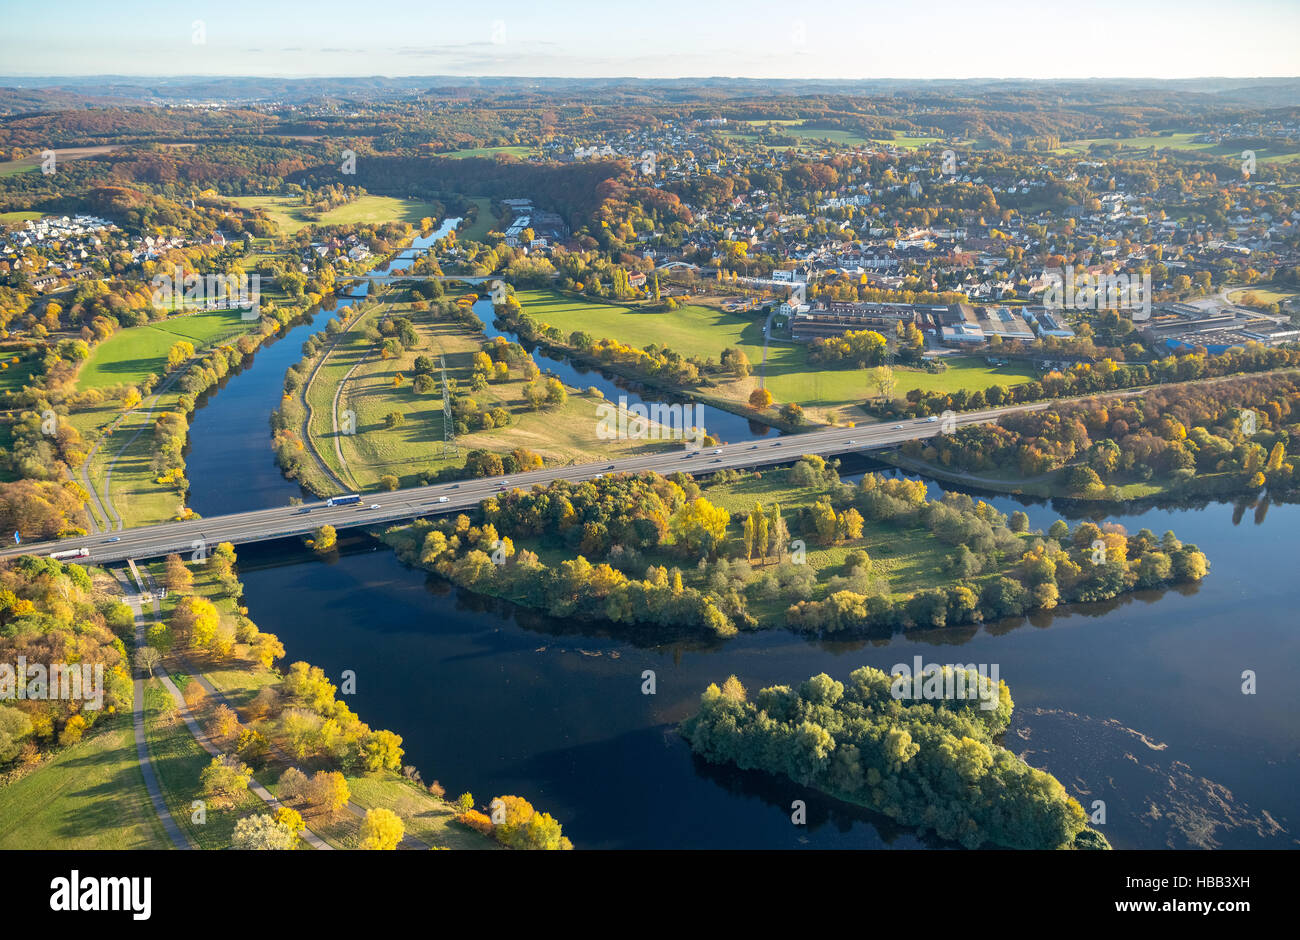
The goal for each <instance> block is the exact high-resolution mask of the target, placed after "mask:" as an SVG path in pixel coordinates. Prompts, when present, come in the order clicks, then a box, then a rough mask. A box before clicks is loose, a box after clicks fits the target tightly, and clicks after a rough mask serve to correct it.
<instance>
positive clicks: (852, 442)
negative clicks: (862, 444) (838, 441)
mask: <svg viewBox="0 0 1300 940" xmlns="http://www.w3.org/2000/svg"><path fill="white" fill-rule="evenodd" d="M849 443H850V444H856V443H857V441H849Z"/></svg>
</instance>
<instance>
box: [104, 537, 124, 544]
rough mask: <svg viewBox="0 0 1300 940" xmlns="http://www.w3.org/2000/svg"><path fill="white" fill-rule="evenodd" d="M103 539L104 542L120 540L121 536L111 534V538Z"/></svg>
mask: <svg viewBox="0 0 1300 940" xmlns="http://www.w3.org/2000/svg"><path fill="white" fill-rule="evenodd" d="M104 541H105V542H106V543H107V542H120V541H122V536H120V535H115V536H113V537H112V538H111V539H104Z"/></svg>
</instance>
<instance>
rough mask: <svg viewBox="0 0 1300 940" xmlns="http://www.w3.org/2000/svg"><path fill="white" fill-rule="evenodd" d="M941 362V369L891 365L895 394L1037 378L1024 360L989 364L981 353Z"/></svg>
mask: <svg viewBox="0 0 1300 940" xmlns="http://www.w3.org/2000/svg"><path fill="white" fill-rule="evenodd" d="M944 362H946V363H947V364H948V368H947V369H946V370H945V371H943V372H926V371H924V370H920V369H916V370H913V369H895V370H894V379H895V382H896V383H897V389H896V392H895V394H896V395H897V396H898V397H900V398H901V397H903V396H904V395H906V394H907V392H909V391H911V390H912V389H914V388H919V389H922V390H923V391H928V392H945V393H946V392H955V391H958V390H959V389H963V388H964V389H967V390H971V391H973V390H975V389H981V390H982V389H986V388H988V387H989V386H991V385H1006V386H1012V385H1024V384H1025V383H1026V382H1029V381H1031V380H1032V379H1036V378H1038V372H1037V371H1036V370H1035V369H1034V368H1033V367H1032V366H1030V365H1029V364H1028V363H1022V362H1012V363H1010V364H1008V365H1005V366H991V365H989V364H988V363H987V362H985V361H984V357H983V356H947V357H945V359H944Z"/></svg>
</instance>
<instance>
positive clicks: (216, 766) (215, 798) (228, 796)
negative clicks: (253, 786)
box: [199, 754, 253, 806]
mask: <svg viewBox="0 0 1300 940" xmlns="http://www.w3.org/2000/svg"><path fill="white" fill-rule="evenodd" d="M251 779H253V771H252V769H251V768H250V767H249V766H248V765H247V764H245V763H244V762H243V761H241V760H239V759H238V758H235V757H231V756H230V755H228V754H222V755H219V756H217V757H214V758H212V761H211V762H210V763H209V764H208V766H206V767H204V768H203V770H202V772H201V773H200V774H199V785H200V792H201V793H202V794H203V798H204V799H206V800H207V801H208V802H209V803H212V804H213V805H214V806H229V805H232V804H233V803H234V802H235V799H236V798H237V797H238V796H239V794H241V793H243V792H244V791H245V790H247V789H248V781H250V780H251Z"/></svg>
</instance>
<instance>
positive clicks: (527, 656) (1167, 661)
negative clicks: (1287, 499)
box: [189, 316, 1300, 848]
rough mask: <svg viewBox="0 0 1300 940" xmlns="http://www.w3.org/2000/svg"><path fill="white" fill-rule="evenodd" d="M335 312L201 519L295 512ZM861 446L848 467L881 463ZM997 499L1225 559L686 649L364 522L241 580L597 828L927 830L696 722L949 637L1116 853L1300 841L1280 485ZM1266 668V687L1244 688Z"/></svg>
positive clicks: (268, 378) (904, 658) (283, 363)
mask: <svg viewBox="0 0 1300 940" xmlns="http://www.w3.org/2000/svg"><path fill="white" fill-rule="evenodd" d="M326 319H327V318H326V317H320V316H317V317H315V319H314V321H313V322H311V323H305V324H302V325H300V326H296V327H294V328H293V329H291V330H289V331H288V332H287V333H286V335H285V336H284V337H283V338H282V339H280V340H279V341H277V342H276V343H274V344H272V345H270V346H267V347H266V348H264V349H262V350H260V351H259V352H258V353H257V354H256V355H255V356H254V357H253V360H252V362H251V363H250V364H247V365H246V366H245V368H244V369H243V370H242V371H241V372H239V373H238V374H237V375H234V376H231V377H230V378H228V379H227V380H226V382H224V383H223V387H222V389H221V391H220V392H219V394H216V395H214V396H210V397H209V398H208V400H207V401H206V402H205V403H204V405H203V406H202V407H201V408H200V410H199V411H198V412H197V413H196V415H195V417H194V421H193V428H192V437H191V448H190V452H189V474H190V478H191V480H192V491H191V504H192V505H193V506H194V507H195V508H196V509H198V510H199V512H201V513H204V514H214V513H220V512H232V511H236V510H241V509H250V508H257V507H260V506H270V505H284V504H285V503H287V501H288V499H289V497H290V496H293V495H297V494H298V493H299V490H298V487H297V486H296V485H295V484H293V483H292V482H290V481H287V480H285V479H284V478H283V477H282V476H281V475H280V473H279V471H278V469H277V468H276V466H275V463H274V460H273V457H272V455H271V449H270V439H269V435H270V430H269V424H268V421H269V416H270V413H271V411H272V409H273V408H274V407H276V405H277V404H278V401H279V396H280V392H281V388H282V382H283V377H284V370H285V368H286V367H287V366H288V365H289V364H291V363H293V362H296V361H297V360H298V359H299V358H300V356H301V344H302V341H303V340H304V339H306V337H307V336H308V335H310V333H311V332H313V331H315V330H317V329H321V328H323V326H324V322H325V320H326ZM557 365H559V364H558V363H557ZM565 381H570V380H569V379H567V378H566V379H565ZM572 384H578V385H580V386H585V385H590V384H597V383H596V382H595V381H589V380H587V379H586V378H583V379H582V380H581V381H580V382H574V383H572ZM607 394H608V392H607ZM851 459H852V460H853V461H857V462H856V463H851V462H850V460H848V459H846V461H845V468H844V469H845V472H846V474H847V473H848V472H849V471H850V470H853V471H856V472H862V471H864V470H866V469H869V468H871V467H872V466H873V465H872V464H870V463H868V462H866V461H865V460H863V459H862V458H860V457H853V458H851ZM929 486H930V488H931V490H932V492H935V493H937V492H939V491H940V490H942V489H943V488H945V487H946V486H947V484H942V485H941V484H938V483H935V482H933V481H931V482H930V483H929ZM972 492H978V491H974V490H972ZM984 498H986V499H987V500H988V501H989V502H991V503H992V504H993V505H995V506H996V507H997V508H998V509H999V510H1000V511H1002V512H1005V513H1010V512H1012V511H1014V510H1016V509H1023V510H1024V511H1025V512H1026V513H1027V514H1028V515H1029V517H1030V522H1031V525H1032V526H1033V527H1035V528H1042V529H1046V528H1047V527H1048V526H1050V525H1051V523H1052V522H1053V521H1055V520H1056V519H1057V518H1059V517H1066V518H1083V517H1087V518H1093V519H1101V520H1106V519H1109V520H1113V521H1117V522H1120V523H1121V524H1123V525H1125V526H1126V527H1127V528H1128V529H1129V530H1130V531H1135V530H1136V529H1138V528H1142V527H1148V528H1150V529H1152V530H1153V531H1155V532H1156V533H1157V534H1159V533H1162V532H1163V531H1164V530H1165V529H1174V530H1175V531H1176V532H1177V533H1178V535H1179V537H1180V538H1181V539H1182V540H1183V541H1184V542H1194V543H1197V544H1199V545H1200V546H1201V548H1202V549H1203V550H1204V551H1205V552H1206V553H1207V554H1208V556H1209V558H1210V561H1211V565H1212V568H1211V571H1210V576H1209V577H1208V578H1207V579H1206V580H1205V581H1203V582H1201V583H1200V584H1199V585H1195V586H1190V587H1188V588H1186V589H1179V590H1170V591H1163V592H1162V591H1146V592H1140V593H1137V594H1132V595H1126V596H1124V597H1121V598H1116V599H1115V600H1113V601H1108V602H1104V603H1100V604H1091V605H1081V606H1077V607H1069V608H1065V609H1058V610H1056V611H1052V612H1050V613H1042V614H1035V615H1033V616H1031V617H1028V618H1018V619H1015V620H1010V621H1003V622H999V623H994V624H987V625H983V626H973V627H972V626H967V627H960V628H946V629H943V630H933V631H924V632H918V633H913V634H906V635H897V636H891V637H879V638H865V639H863V638H859V639H853V640H848V641H841V640H837V641H823V640H817V639H811V638H807V637H801V636H796V635H794V634H791V633H789V632H787V631H784V630H769V631H763V632H759V633H752V634H742V635H741V636H739V637H736V638H735V639H733V640H729V641H725V642H723V641H714V640H706V639H702V638H699V637H677V638H674V639H673V640H671V641H667V642H666V641H664V640H663V639H662V638H656V637H653V636H651V635H649V634H638V635H629V634H627V633H625V632H621V631H618V630H615V629H614V628H613V627H612V626H611V625H609V624H583V623H579V622H575V621H572V620H566V621H563V622H557V621H555V620H553V619H552V618H549V617H546V616H544V615H542V614H538V613H536V612H533V611H519V610H516V609H514V608H513V607H511V605H509V604H504V603H501V602H499V601H496V600H493V599H490V598H484V597H480V596H476V595H473V594H470V593H469V592H466V591H463V590H460V589H458V588H454V587H452V586H450V585H448V584H446V583H445V582H442V581H440V580H439V579H437V578H433V577H430V576H429V575H427V574H426V573H424V572H421V571H415V570H411V569H408V568H406V567H404V566H403V565H401V564H400V563H398V561H397V560H396V559H395V558H394V556H393V555H392V553H391V552H389V551H387V550H386V549H382V548H379V547H377V546H376V545H375V544H374V543H373V542H371V541H369V540H367V539H366V538H365V537H364V536H351V537H348V538H346V539H344V541H343V544H342V545H341V550H340V553H339V554H338V556H337V557H335V558H332V559H330V560H325V561H323V560H320V559H317V558H315V557H314V556H313V555H312V554H311V553H309V552H307V551H306V550H305V549H303V548H302V546H301V544H300V543H298V542H295V541H292V540H285V541H281V542H273V543H262V544H260V545H250V546H245V547H243V548H241V549H240V573H241V577H242V578H243V580H244V582H245V585H246V587H247V595H246V603H247V604H248V607H249V611H250V615H251V616H252V618H253V619H254V620H255V621H256V622H257V623H258V625H259V626H260V627H261V628H262V629H263V630H267V631H270V632H273V633H276V634H278V635H279V636H280V638H281V639H282V640H283V641H284V643H285V646H286V648H287V649H288V651H289V657H288V661H290V662H292V661H295V660H298V659H304V660H307V661H309V662H312V663H315V664H317V665H320V666H322V667H323V668H324V669H325V670H326V672H327V673H329V674H330V675H332V676H335V677H337V676H338V675H339V673H340V672H341V671H342V670H343V669H353V670H355V671H356V675H357V680H358V685H357V692H356V695H355V696H353V698H354V699H355V700H354V701H351V702H349V704H350V706H351V707H352V708H353V709H354V710H355V711H357V712H358V713H359V714H360V715H361V716H362V717H363V718H364V719H365V720H366V721H367V722H369V723H370V724H371V725H372V726H375V727H386V728H391V729H393V730H394V731H396V732H397V733H398V734H400V735H402V737H403V739H404V746H405V748H406V761H407V762H408V763H412V764H414V765H415V766H417V767H418V768H419V769H420V771H421V773H422V774H423V776H424V778H425V779H426V780H434V779H438V780H440V781H441V782H442V783H443V784H444V785H445V786H446V787H447V789H448V791H449V792H452V793H460V792H461V791H463V790H471V791H472V792H473V793H474V795H475V797H476V798H478V799H479V801H480V802H485V801H486V800H487V799H490V798H491V797H492V796H494V795H497V794H500V793H517V794H519V795H521V796H524V797H527V798H528V799H530V800H532V801H533V802H534V803H535V804H536V805H538V806H540V807H543V808H545V809H546V810H547V811H549V812H551V813H553V814H554V815H555V816H556V818H557V819H559V820H560V821H561V822H562V823H563V825H564V827H565V832H566V833H567V834H568V835H569V836H570V837H571V838H572V839H573V840H574V842H575V844H577V845H578V846H579V847H589V848H590V847H620V848H633V847H646V848H651V847H654V848H658V847H665V848H666V847H697V848H709V847H731V848H800V847H820V848H883V847H891V848H923V847H926V844H925V843H924V842H923V841H922V840H920V839H918V838H917V837H916V836H915V835H914V834H912V833H910V832H909V831H898V830H897V829H895V828H893V827H891V825H890V824H889V823H888V822H887V821H886V820H883V819H881V818H880V817H879V816H877V815H874V814H871V813H868V812H866V811H863V810H860V809H858V808H856V807H846V806H844V805H843V804H839V803H837V802H836V801H833V800H830V799H828V798H826V797H823V796H820V795H818V794H815V793H812V792H810V791H807V790H804V789H803V788H802V787H800V786H798V785H797V784H794V783H792V782H790V781H788V780H782V779H778V778H774V777H770V776H767V775H764V774H757V773H743V772H741V771H738V770H736V769H735V768H730V767H714V766H711V765H708V764H705V763H703V762H701V761H699V760H697V759H695V758H694V757H693V756H692V755H691V754H690V752H689V750H688V749H687V748H686V746H685V745H684V743H683V742H682V741H681V740H680V739H679V738H678V737H677V736H676V735H675V734H674V733H673V731H672V728H673V727H674V726H675V725H676V723H677V722H679V721H680V720H681V719H682V718H684V717H685V716H686V715H687V714H689V713H690V712H691V711H692V710H693V709H694V707H695V704H696V703H697V702H698V700H699V695H700V692H701V691H702V690H703V689H704V687H705V686H706V685H708V683H710V682H714V681H720V680H722V679H724V678H726V676H727V675H729V674H731V673H734V674H736V675H737V676H739V677H740V679H741V680H742V681H743V682H744V684H745V686H746V687H747V688H748V689H750V690H751V692H752V691H754V690H757V689H758V688H761V687H763V686H765V685H773V684H778V683H791V682H797V681H799V680H802V679H804V678H806V677H807V676H809V675H814V674H816V673H818V672H823V671H824V672H827V673H829V674H831V675H832V676H835V677H836V678H839V679H844V678H845V677H846V676H847V675H848V673H849V672H850V671H852V670H853V669H854V668H856V667H858V666H859V665H864V664H865V665H871V666H875V667H877V668H880V669H885V670H888V669H889V668H890V667H891V666H892V665H893V664H895V663H899V662H910V661H911V658H912V656H914V655H921V656H922V657H924V658H925V659H926V660H927V661H948V660H947V659H946V657H945V656H944V654H943V652H942V650H943V649H945V648H946V649H948V650H950V651H951V655H952V660H951V661H954V662H956V661H961V662H985V663H994V662H996V663H998V664H999V668H1000V672H1001V676H1002V677H1003V678H1004V679H1005V680H1006V681H1007V684H1008V685H1009V686H1010V687H1011V690H1012V694H1013V696H1014V698H1015V700H1016V703H1017V709H1016V715H1015V718H1014V720H1013V724H1012V728H1011V730H1010V731H1009V732H1008V734H1007V736H1006V742H1005V743H1006V744H1007V746H1008V747H1011V748H1013V749H1015V750H1017V752H1021V753H1023V754H1024V755H1025V756H1026V758H1027V759H1028V760H1029V761H1030V762H1031V763H1032V764H1034V765H1035V766H1042V767H1045V768H1046V769H1048V770H1050V771H1052V772H1053V773H1055V774H1056V775H1057V776H1058V777H1060V778H1061V780H1062V781H1063V782H1064V783H1065V784H1066V786H1067V788H1069V790H1070V791H1071V792H1072V793H1073V794H1074V795H1075V796H1077V797H1078V798H1079V799H1080V800H1081V801H1082V802H1083V803H1084V805H1085V807H1091V804H1092V803H1093V801H1096V800H1102V801H1104V802H1105V804H1106V807H1107V811H1108V812H1107V822H1106V824H1105V825H1104V826H1103V827H1102V831H1103V832H1104V833H1105V834H1106V835H1107V837H1108V838H1109V839H1110V840H1111V842H1112V843H1113V844H1115V845H1116V846H1119V847H1151V848H1159V847H1164V846H1167V845H1204V846H1209V845H1220V846H1224V847H1228V848H1243V847H1290V846H1291V845H1292V844H1293V837H1292V836H1291V835H1290V834H1289V831H1290V830H1291V829H1292V828H1293V825H1294V821H1295V820H1296V819H1297V818H1300V805H1298V803H1300V797H1297V793H1300V786H1297V784H1298V783H1300V774H1298V773H1297V770H1298V768H1297V757H1296V755H1297V750H1298V748H1300V728H1298V727H1297V722H1296V721H1295V718H1294V716H1295V715H1296V714H1297V713H1300V685H1298V684H1297V683H1296V682H1295V681H1294V680H1293V676H1294V675H1295V674H1296V671H1297V668H1298V667H1300V631H1297V629H1296V618H1295V606H1296V604H1295V596H1296V591H1295V561H1294V559H1295V557H1296V548H1297V546H1296V541H1297V536H1296V533H1297V532H1298V531H1300V508H1298V507H1297V506H1295V505H1290V504H1285V503H1278V502H1276V501H1272V500H1269V499H1268V498H1266V497H1265V498H1261V499H1258V500H1246V501H1240V502H1237V503H1222V502H1205V503H1201V504H1188V505H1179V506H1163V507H1162V506H1157V505H1143V504H1124V505H1122V506H1118V507H1101V508H1099V507H1096V506H1083V505H1081V504H1077V503H1072V502H1068V501H1065V502H1063V501H1044V500H1025V499H1021V498H1019V497H1011V496H1003V495H988V496H986V497H984ZM959 658H960V659H959ZM645 669H653V670H655V672H656V676H657V694H655V695H653V696H648V695H642V694H641V685H642V680H641V674H642V671H643V670H645ZM1247 669H1252V670H1255V671H1256V673H1257V674H1258V676H1259V689H1258V694H1255V695H1243V694H1242V693H1241V674H1242V672H1243V670H1247ZM795 799H802V800H805V801H806V803H807V805H808V809H809V820H810V825H808V826H805V827H795V826H793V825H792V824H791V822H790V803H791V801H792V800H795Z"/></svg>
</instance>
